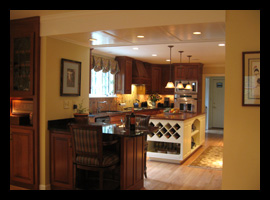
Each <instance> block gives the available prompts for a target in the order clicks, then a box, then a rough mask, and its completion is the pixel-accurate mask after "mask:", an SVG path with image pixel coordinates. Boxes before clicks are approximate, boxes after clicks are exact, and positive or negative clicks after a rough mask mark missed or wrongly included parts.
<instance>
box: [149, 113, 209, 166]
mask: <svg viewBox="0 0 270 200" xmlns="http://www.w3.org/2000/svg"><path fill="white" fill-rule="evenodd" d="M149 123H150V125H151V126H157V127H159V128H158V130H157V131H155V132H152V133H150V134H148V136H147V142H148V149H147V157H149V160H156V161H164V162H172V163H178V164H179V163H181V162H183V161H184V160H185V159H186V158H187V157H189V156H190V155H191V154H192V153H193V152H194V151H196V150H197V149H198V148H199V147H201V145H202V144H203V143H204V141H205V114H204V113H203V114H193V113H177V114H169V113H162V114H157V115H152V116H151V118H150V122H149Z"/></svg>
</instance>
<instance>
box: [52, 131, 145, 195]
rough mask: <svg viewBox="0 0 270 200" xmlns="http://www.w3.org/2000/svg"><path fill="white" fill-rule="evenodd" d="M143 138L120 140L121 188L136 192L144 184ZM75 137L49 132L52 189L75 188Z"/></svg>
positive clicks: (67, 133)
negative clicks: (73, 145) (73, 159)
mask: <svg viewBox="0 0 270 200" xmlns="http://www.w3.org/2000/svg"><path fill="white" fill-rule="evenodd" d="M144 137H145V136H136V137H121V150H120V151H121V155H120V159H121V161H120V189H121V190H136V189H141V188H143V185H144V178H143V173H144V142H145V140H144ZM72 148H73V147H72V135H71V134H70V133H69V132H63V131H62V132H61V131H50V151H51V152H50V157H51V158H50V159H51V188H52V189H53V190H59V189H63V190H72V189H73V161H72Z"/></svg>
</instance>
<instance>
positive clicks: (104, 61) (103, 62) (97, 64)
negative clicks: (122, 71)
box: [91, 55, 119, 74]
mask: <svg viewBox="0 0 270 200" xmlns="http://www.w3.org/2000/svg"><path fill="white" fill-rule="evenodd" d="M91 59H92V60H91V63H92V66H91V69H94V71H95V72H98V71H100V70H102V72H103V73H106V72H109V71H110V72H111V74H116V73H117V72H118V71H119V65H118V62H117V61H116V60H114V59H113V58H104V57H101V56H96V55H93V56H92V57H91Z"/></svg>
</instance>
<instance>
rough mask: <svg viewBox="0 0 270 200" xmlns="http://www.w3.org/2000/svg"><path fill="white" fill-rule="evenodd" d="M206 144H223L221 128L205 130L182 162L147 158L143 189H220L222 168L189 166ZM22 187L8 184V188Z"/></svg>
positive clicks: (17, 188) (16, 188)
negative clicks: (204, 133) (173, 162)
mask: <svg viewBox="0 0 270 200" xmlns="http://www.w3.org/2000/svg"><path fill="white" fill-rule="evenodd" d="M208 146H223V130H222V129H217V130H209V131H206V137H205V143H204V145H203V146H202V147H200V148H199V149H198V150H197V151H196V152H195V153H194V154H193V155H192V156H190V157H189V158H188V159H187V160H186V161H185V162H184V163H182V164H181V165H179V164H172V163H165V162H157V161H149V160H147V178H146V179H144V188H143V190H221V183H222V170H217V169H203V168H197V167H189V166H188V165H189V164H190V163H192V162H193V161H194V160H195V159H196V158H197V157H198V156H199V155H200V154H201V153H202V152H203V151H204V150H205V149H206V148H207V147H208ZM23 189H24V188H20V187H16V186H12V185H11V186H10V190H23Z"/></svg>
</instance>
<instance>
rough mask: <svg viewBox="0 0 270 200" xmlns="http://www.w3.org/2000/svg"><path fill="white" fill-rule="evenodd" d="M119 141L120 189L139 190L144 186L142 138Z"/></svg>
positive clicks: (123, 138)
mask: <svg viewBox="0 0 270 200" xmlns="http://www.w3.org/2000/svg"><path fill="white" fill-rule="evenodd" d="M121 140H122V141H121V182H120V185H121V189H122V190H132V189H133V190H136V189H137V190H138V189H141V188H142V187H143V185H144V180H143V173H144V136H139V137H122V138H121Z"/></svg>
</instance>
